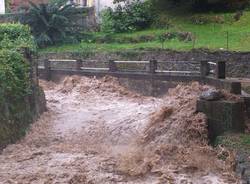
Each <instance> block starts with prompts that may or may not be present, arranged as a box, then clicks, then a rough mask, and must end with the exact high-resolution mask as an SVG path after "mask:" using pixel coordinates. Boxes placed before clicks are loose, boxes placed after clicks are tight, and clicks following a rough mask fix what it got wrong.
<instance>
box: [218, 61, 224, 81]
mask: <svg viewBox="0 0 250 184" xmlns="http://www.w3.org/2000/svg"><path fill="white" fill-rule="evenodd" d="M216 78H217V79H225V78H226V62H225V61H218V62H217V63H216Z"/></svg>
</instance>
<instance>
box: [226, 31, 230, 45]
mask: <svg viewBox="0 0 250 184" xmlns="http://www.w3.org/2000/svg"><path fill="white" fill-rule="evenodd" d="M226 33H227V50H228V49H229V32H228V31H227V32H226Z"/></svg>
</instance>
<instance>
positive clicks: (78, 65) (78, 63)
mask: <svg viewBox="0 0 250 184" xmlns="http://www.w3.org/2000/svg"><path fill="white" fill-rule="evenodd" d="M81 68H82V60H81V59H78V60H76V70H81Z"/></svg>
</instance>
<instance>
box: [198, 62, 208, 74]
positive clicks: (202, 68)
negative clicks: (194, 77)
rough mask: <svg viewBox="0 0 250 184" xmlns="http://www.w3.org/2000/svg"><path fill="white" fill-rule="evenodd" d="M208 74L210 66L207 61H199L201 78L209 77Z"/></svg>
mask: <svg viewBox="0 0 250 184" xmlns="http://www.w3.org/2000/svg"><path fill="white" fill-rule="evenodd" d="M209 72H210V66H209V64H208V61H201V65H200V73H201V77H206V76H207V75H209Z"/></svg>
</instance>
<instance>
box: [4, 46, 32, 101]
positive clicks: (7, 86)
mask: <svg viewBox="0 0 250 184" xmlns="http://www.w3.org/2000/svg"><path fill="white" fill-rule="evenodd" d="M0 79H1V83H0V101H1V100H3V99H11V100H15V99H16V100H20V99H22V98H23V97H24V96H25V95H27V94H28V93H29V87H30V83H29V66H28V64H27V63H26V62H25V59H24V58H23V56H22V55H21V54H20V53H18V52H17V51H10V50H7V49H2V50H0Z"/></svg>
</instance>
